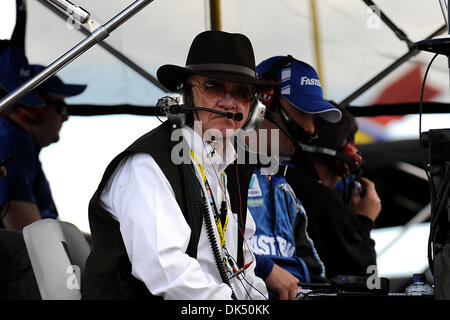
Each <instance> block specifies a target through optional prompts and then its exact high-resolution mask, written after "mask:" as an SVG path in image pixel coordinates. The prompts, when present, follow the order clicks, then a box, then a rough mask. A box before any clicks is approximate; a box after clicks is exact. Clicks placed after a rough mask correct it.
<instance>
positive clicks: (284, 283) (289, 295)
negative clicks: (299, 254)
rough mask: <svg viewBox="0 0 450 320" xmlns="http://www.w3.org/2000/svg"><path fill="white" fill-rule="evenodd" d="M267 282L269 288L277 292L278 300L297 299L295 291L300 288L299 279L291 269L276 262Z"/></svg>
mask: <svg viewBox="0 0 450 320" xmlns="http://www.w3.org/2000/svg"><path fill="white" fill-rule="evenodd" d="M265 282H266V286H267V289H268V290H269V291H270V292H272V293H274V294H276V295H277V298H278V300H295V291H296V290H297V289H298V282H299V280H298V279H297V278H296V277H294V276H293V275H292V274H291V273H290V272H289V271H286V270H285V269H283V268H281V267H280V266H278V265H277V264H274V265H273V269H272V272H270V274H269V275H268V276H267V278H266V280H265Z"/></svg>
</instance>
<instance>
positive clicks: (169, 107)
mask: <svg viewBox="0 0 450 320" xmlns="http://www.w3.org/2000/svg"><path fill="white" fill-rule="evenodd" d="M179 102H180V101H179V99H177V98H173V97H170V96H166V97H163V98H161V99H159V100H158V103H157V105H156V106H157V107H158V108H159V111H160V115H165V116H167V117H168V118H169V119H170V118H171V117H172V116H175V117H176V116H177V115H181V114H186V113H188V112H190V111H193V110H199V111H206V112H211V113H215V114H220V115H222V116H224V117H226V118H227V119H231V120H234V121H242V119H243V118H244V115H243V114H242V113H241V112H237V113H232V112H224V111H219V110H214V109H210V108H203V107H195V106H188V105H184V104H180V103H179Z"/></svg>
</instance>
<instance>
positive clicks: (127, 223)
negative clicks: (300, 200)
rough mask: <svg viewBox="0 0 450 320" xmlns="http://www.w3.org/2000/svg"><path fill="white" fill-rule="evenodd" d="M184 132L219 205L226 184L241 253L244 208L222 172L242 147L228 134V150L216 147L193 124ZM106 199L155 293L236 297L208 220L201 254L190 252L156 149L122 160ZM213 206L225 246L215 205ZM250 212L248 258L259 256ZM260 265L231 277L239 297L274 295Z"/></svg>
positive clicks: (231, 241) (230, 231) (139, 272)
mask: <svg viewBox="0 0 450 320" xmlns="http://www.w3.org/2000/svg"><path fill="white" fill-rule="evenodd" d="M182 134H183V136H184V138H185V139H186V142H187V144H188V146H189V148H190V149H191V150H192V151H193V152H194V153H195V155H196V159H197V160H198V162H199V163H200V164H201V166H202V168H203V170H204V172H205V174H206V177H207V179H208V182H209V184H210V187H211V191H212V193H213V197H214V199H215V202H216V206H217V208H218V210H219V209H220V202H221V200H222V198H223V195H224V191H223V190H225V193H226V197H227V199H228V201H227V203H228V215H229V217H228V226H227V228H226V231H225V243H226V247H227V249H228V252H229V253H230V255H231V256H232V257H233V258H234V259H237V252H238V250H237V239H238V232H240V231H239V228H238V225H237V214H238V213H231V212H232V211H231V208H230V207H229V204H230V202H229V195H228V192H227V190H226V188H225V189H223V188H222V187H221V185H220V181H221V172H222V171H223V170H225V168H226V166H227V165H228V164H229V163H231V162H233V161H234V160H235V159H236V157H237V155H236V152H235V150H234V148H233V146H232V144H231V143H230V142H229V141H228V140H227V142H226V147H225V151H224V153H223V154H222V152H221V151H222V150H223V148H222V147H221V146H215V150H213V147H212V146H211V145H209V144H208V143H206V142H204V141H203V140H202V138H201V137H200V135H198V134H197V133H196V132H195V131H194V130H192V129H191V128H189V127H187V126H185V127H183V128H182ZM156 143H162V142H160V141H158V142H156ZM167 143H168V142H167ZM193 164H194V167H195V171H196V174H197V178H198V179H199V181H200V184H201V185H202V188H203V191H204V193H205V195H206V189H205V186H204V183H203V180H202V178H201V175H200V171H199V168H198V166H197V164H196V162H195V161H193ZM100 200H101V204H102V206H103V207H104V208H105V209H106V210H107V211H108V212H110V213H111V214H112V216H113V217H114V218H115V219H116V220H118V221H119V223H120V230H121V233H122V238H123V241H124V244H125V247H126V250H127V253H128V256H129V259H130V261H131V265H132V274H133V276H135V277H136V278H138V279H140V280H141V281H143V282H144V283H145V285H146V286H147V288H148V289H149V291H150V292H151V293H152V294H154V295H161V296H163V298H164V299H195V300H205V299H220V300H221V299H224V300H225V299H231V289H230V287H229V286H228V285H226V284H224V283H223V282H222V280H221V278H220V274H219V271H218V269H217V266H216V263H215V260H214V256H213V254H212V249H211V246H210V243H209V239H208V236H207V232H206V228H205V224H204V223H203V226H202V230H201V233H200V239H199V243H198V252H197V259H194V258H191V257H190V256H188V255H187V254H186V253H185V252H186V248H187V246H188V243H189V237H190V232H191V229H190V227H189V226H188V224H187V223H186V220H185V218H184V215H183V213H182V212H181V209H180V207H179V206H178V203H177V201H176V199H175V194H174V192H173V189H172V187H171V185H170V183H169V181H168V180H167V178H166V177H165V175H164V174H163V172H162V171H161V169H160V168H159V166H158V165H157V164H156V162H155V161H154V159H153V158H152V157H151V156H150V155H148V154H141V153H139V154H135V155H133V156H130V157H129V158H127V159H124V160H122V162H121V163H120V164H119V166H118V167H117V169H116V171H115V173H114V174H113V175H112V176H111V178H110V180H109V181H108V183H107V184H106V186H105V188H104V190H103V192H102V195H101V199H100ZM209 211H210V212H209V214H210V217H211V221H212V224H213V229H214V232H215V237H216V241H217V243H218V244H219V247H220V240H219V235H218V231H217V228H216V225H215V223H214V217H213V213H212V209H211V206H210V210H209ZM245 214H247V218H246V219H247V223H246V228H245V234H244V236H245V241H244V260H245V264H247V263H249V262H250V261H252V260H254V256H253V254H252V253H251V251H250V247H249V246H248V245H247V243H248V242H247V240H248V239H249V238H250V236H252V235H253V233H254V231H255V224H254V221H253V219H252V216H251V214H250V213H249V211H248V210H247V212H245ZM221 252H222V250H221ZM255 265H256V261H253V263H252V264H251V265H250V266H249V267H248V269H246V270H245V272H244V273H243V274H242V275H241V277H240V278H241V279H240V280H239V279H237V277H233V278H232V279H231V284H232V287H233V290H234V292H235V294H236V296H237V297H238V299H265V298H266V297H267V296H268V294H267V289H266V286H265V284H264V282H263V280H262V279H260V278H258V277H256V276H255V273H254V268H255ZM242 277H245V280H244V279H242Z"/></svg>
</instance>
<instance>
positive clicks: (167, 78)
mask: <svg viewBox="0 0 450 320" xmlns="http://www.w3.org/2000/svg"><path fill="white" fill-rule="evenodd" d="M157 76H158V79H159V81H160V82H161V83H162V84H163V85H164V86H165V87H167V89H168V90H170V91H175V90H180V91H181V92H182V93H183V96H184V101H185V105H184V110H188V114H186V115H185V114H179V113H177V112H175V111H173V110H172V111H171V112H169V113H168V118H169V119H173V121H171V120H169V121H166V122H164V123H163V124H161V125H160V126H158V127H157V128H156V129H154V130H152V131H150V132H149V133H147V134H146V135H144V136H143V137H141V138H140V139H138V140H137V141H136V142H134V143H133V144H132V145H131V146H130V147H128V148H127V149H126V150H125V151H124V152H122V153H121V154H119V155H118V156H117V157H116V158H115V159H114V160H113V161H112V162H111V163H110V165H109V166H108V167H107V169H106V171H105V174H104V176H103V178H102V181H101V182H100V185H99V187H98V189H97V191H96V193H95V194H94V196H93V198H92V199H91V202H90V206H89V220H90V226H91V232H92V238H93V242H94V248H93V251H92V252H91V254H90V256H89V258H88V260H87V264H86V272H85V281H84V287H83V297H84V298H85V299H141V298H156V297H158V298H164V299H265V298H267V290H266V287H265V284H264V282H263V281H262V280H261V279H260V278H258V277H256V276H255V274H254V268H255V265H256V262H255V261H254V256H253V254H252V253H251V250H250V247H249V245H248V243H247V240H248V238H249V237H250V236H251V235H252V234H253V232H254V230H255V225H254V221H253V219H252V217H251V215H250V214H249V213H248V210H247V207H246V203H245V201H240V198H239V196H240V194H237V193H236V192H234V190H235V189H232V188H228V187H229V185H230V184H232V183H231V180H230V179H229V178H230V177H229V176H228V177H227V175H226V174H225V169H226V168H227V166H229V165H230V166H234V163H236V161H237V160H236V158H237V153H236V151H235V149H234V147H233V144H232V143H231V141H230V140H231V138H232V137H233V136H234V135H235V134H236V132H237V131H238V130H239V129H240V128H242V127H243V126H244V125H245V124H246V123H247V124H248V121H247V120H246V119H249V118H250V119H251V118H252V116H253V115H254V111H255V110H254V108H255V105H257V104H256V93H257V92H258V91H260V90H262V89H263V88H265V87H267V86H268V85H270V84H268V83H267V82H265V81H260V80H258V79H257V76H256V72H255V60H254V54H253V48H252V45H251V43H250V41H249V39H248V38H247V37H245V36H244V35H242V34H230V33H226V32H222V31H206V32H202V33H200V34H199V35H197V37H195V39H194V40H193V42H192V44H191V48H190V51H189V54H188V57H187V60H186V65H185V67H179V66H174V65H164V66H162V67H160V68H159V70H158V72H157ZM178 111H180V110H178ZM233 178H234V177H233ZM228 182H229V183H228ZM242 191H244V192H245V193H246V192H247V189H246V187H243V190H242Z"/></svg>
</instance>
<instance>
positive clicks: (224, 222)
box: [191, 150, 228, 248]
mask: <svg viewBox="0 0 450 320" xmlns="http://www.w3.org/2000/svg"><path fill="white" fill-rule="evenodd" d="M191 157H192V159H194V161H195V163H196V164H197V167H198V169H199V171H200V175H201V176H202V180H203V184H204V185H205V189H206V193H207V195H208V199H209V204H210V205H211V208H212V209H213V213H214V221H215V222H216V227H217V231H218V232H219V238H220V245H221V247H222V248H223V247H224V246H225V230H226V229H227V226H228V209H227V203H226V201H225V197H224V196H223V198H222V202H221V206H220V214H219V211H218V210H217V206H216V203H215V201H214V197H213V194H212V190H211V186H210V185H209V182H208V179H207V178H206V174H205V171H204V170H203V167H202V165H201V164H200V162H199V161H198V160H197V157H196V156H195V153H194V151H193V150H191ZM221 177H222V181H223V187H224V188H225V172H223V171H222V173H221ZM224 192H225V191H224Z"/></svg>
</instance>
